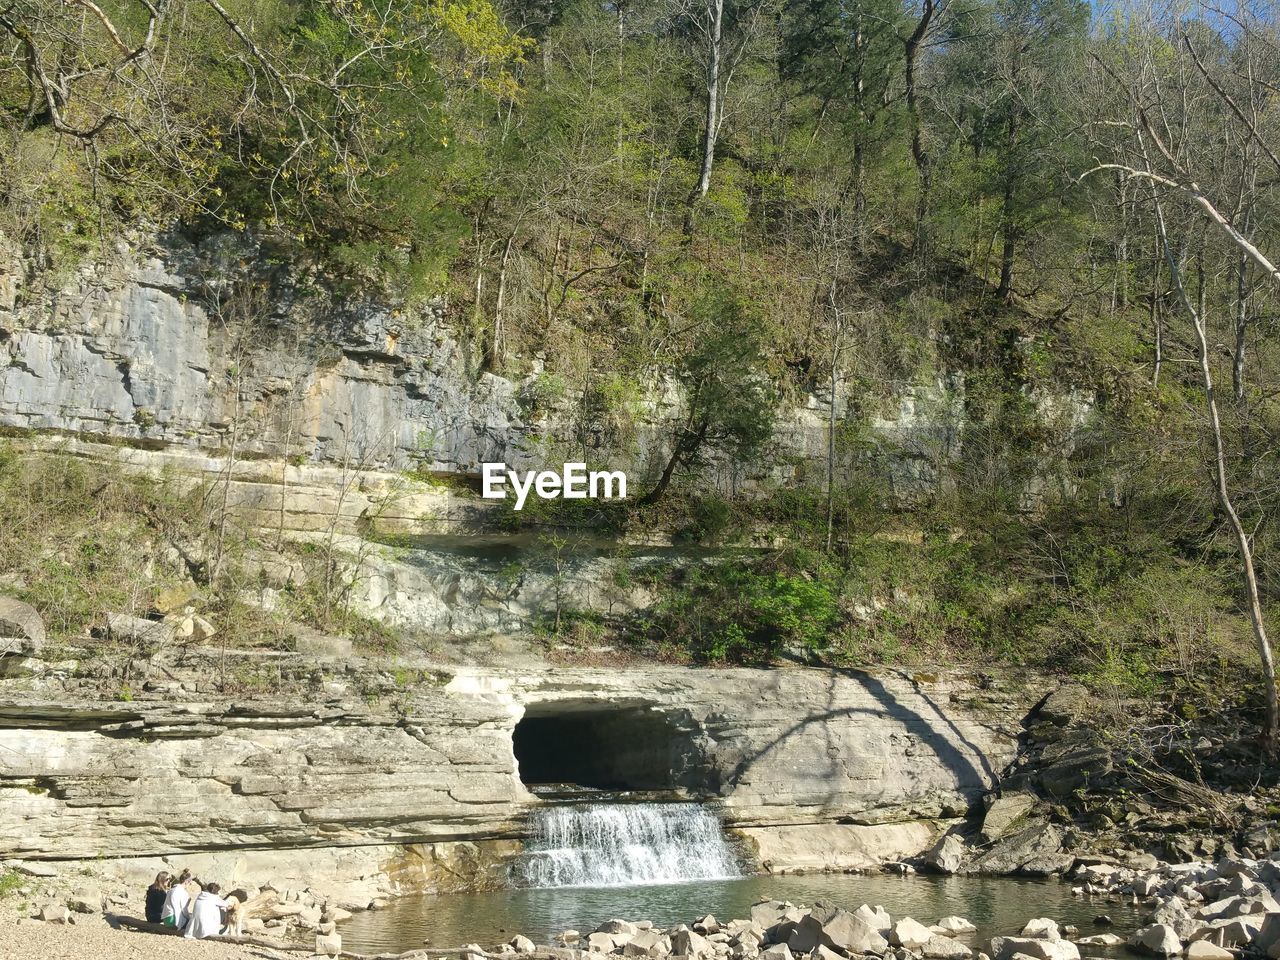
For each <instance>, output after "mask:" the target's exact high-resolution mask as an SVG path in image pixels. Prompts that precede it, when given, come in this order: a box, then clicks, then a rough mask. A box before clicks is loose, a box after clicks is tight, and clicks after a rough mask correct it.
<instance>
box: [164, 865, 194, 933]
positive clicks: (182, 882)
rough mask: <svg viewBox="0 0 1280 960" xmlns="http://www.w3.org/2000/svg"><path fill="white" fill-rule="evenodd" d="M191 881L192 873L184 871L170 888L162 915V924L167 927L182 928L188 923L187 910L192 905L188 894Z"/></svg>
mask: <svg viewBox="0 0 1280 960" xmlns="http://www.w3.org/2000/svg"><path fill="white" fill-rule="evenodd" d="M190 879H191V871H190V870H183V871H182V874H181V875H180V876H179V877H178V882H177V883H175V884H174V885H173V886H172V887H170V888H169V893H168V895H167V896H166V897H165V898H164V910H163V911H161V913H160V922H161V923H163V924H164V925H165V926H166V927H178V928H181V927H182V926H183V924H185V923H186V922H187V918H186V913H187V908H188V907H189V906H190V904H191V894H190V893H188V892H187V881H188V880H190Z"/></svg>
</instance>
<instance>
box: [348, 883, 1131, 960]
mask: <svg viewBox="0 0 1280 960" xmlns="http://www.w3.org/2000/svg"><path fill="white" fill-rule="evenodd" d="M765 897H773V898H776V899H779V900H790V901H792V902H793V903H803V904H812V903H813V902H814V901H815V900H820V899H821V900H828V901H831V902H833V903H835V904H837V905H839V906H843V907H846V908H848V909H854V908H856V907H857V906H858V905H859V904H862V903H869V904H877V903H878V904H883V905H884V907H885V909H886V910H888V911H889V913H890V914H892V915H893V916H894V918H895V919H896V918H899V917H902V916H908V915H909V916H912V917H914V918H915V919H917V920H920V921H921V922H924V923H934V922H936V921H937V920H939V919H941V918H942V917H944V916H949V915H952V914H958V915H960V916H962V917H966V918H968V919H969V920H971V921H972V922H973V923H974V924H976V925H977V927H978V931H977V933H976V934H972V935H970V937H968V938H966V942H968V943H969V944H970V945H971V946H973V945H981V947H982V948H983V949H985V945H986V944H985V941H986V940H987V939H989V938H990V937H992V936H996V935H998V934H1007V933H1017V932H1018V931H1020V930H1021V929H1022V926H1023V925H1024V924H1025V923H1026V922H1027V921H1028V920H1030V919H1031V918H1032V917H1052V918H1053V919H1055V920H1057V921H1058V922H1059V923H1060V924H1075V925H1077V926H1078V927H1080V934H1081V935H1082V936H1083V935H1087V934H1090V933H1097V932H1100V930H1101V929H1102V928H1095V927H1094V925H1093V919H1094V918H1095V917H1096V916H1098V915H1099V914H1108V915H1110V916H1111V917H1112V918H1113V920H1114V921H1115V926H1114V927H1109V928H1106V929H1109V930H1111V931H1113V932H1116V933H1119V934H1121V935H1127V934H1128V933H1130V932H1131V931H1132V930H1134V929H1136V928H1137V926H1138V925H1139V922H1140V921H1141V919H1142V918H1141V916H1140V914H1139V912H1138V911H1139V910H1140V909H1141V908H1135V907H1131V906H1129V905H1128V904H1125V903H1120V902H1114V903H1109V902H1107V901H1105V900H1101V899H1086V898H1081V897H1073V896H1072V895H1071V890H1070V887H1069V886H1067V885H1066V884H1063V883H1057V882H1053V881H1042V880H1014V879H1007V878H997V877H924V876H910V877H899V876H893V875H888V874H867V875H853V876H845V875H814V876H802V877H742V878H739V879H734V880H711V881H696V882H692V883H679V884H652V885H644V886H631V887H575V888H572V889H549V890H547V889H543V890H535V889H520V890H502V891H498V892H494V893H473V894H449V895H444V896H434V897H425V896H424V897H410V898H404V899H401V900H397V901H394V902H393V903H392V904H391V905H390V906H389V907H387V908H386V909H385V910H379V911H377V912H374V913H363V914H357V915H356V916H355V917H353V918H352V919H351V920H349V921H347V922H346V923H344V924H343V925H342V928H341V930H340V932H341V933H342V937H343V945H344V947H345V948H346V949H348V950H353V951H356V952H359V953H376V952H380V951H396V952H402V951H406V950H412V949H416V948H419V947H421V946H422V945H423V943H424V941H430V943H431V944H432V945H434V946H439V947H447V946H461V945H462V944H465V943H479V944H480V945H482V946H485V947H491V946H494V945H496V944H498V943H501V942H504V941H506V940H509V939H510V938H511V937H513V936H515V935H516V934H517V933H522V934H524V935H525V936H527V937H530V938H531V939H533V940H534V941H535V942H537V943H540V944H549V943H550V942H551V940H552V938H553V937H555V936H556V935H557V934H558V933H560V932H561V931H562V930H579V931H582V932H583V933H584V934H585V933H587V932H589V931H591V930H594V929H595V928H596V927H597V926H598V925H599V924H600V923H602V922H603V921H605V920H608V919H610V918H612V917H621V918H623V919H627V920H652V921H654V922H655V923H657V924H659V925H663V926H669V925H671V924H675V923H685V922H690V921H692V920H694V919H695V918H696V917H699V916H701V915H702V914H705V913H711V914H714V915H715V916H716V917H718V918H720V919H721V920H731V919H733V918H735V917H746V916H749V915H750V910H751V905H752V904H753V903H755V902H756V901H758V900H760V899H761V898H765ZM1081 954H1082V955H1084V956H1105V955H1106V951H1103V950H1101V949H1099V948H1096V947H1095V948H1086V947H1082V948H1081Z"/></svg>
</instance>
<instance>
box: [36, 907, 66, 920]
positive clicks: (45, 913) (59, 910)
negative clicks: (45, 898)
mask: <svg viewBox="0 0 1280 960" xmlns="http://www.w3.org/2000/svg"><path fill="white" fill-rule="evenodd" d="M70 916H71V914H70V912H69V911H68V910H67V908H66V907H64V906H63V905H62V904H60V903H46V904H45V905H44V906H43V907H41V908H40V913H39V918H40V919H41V920H43V921H45V923H66V922H67V920H68V919H69V918H70Z"/></svg>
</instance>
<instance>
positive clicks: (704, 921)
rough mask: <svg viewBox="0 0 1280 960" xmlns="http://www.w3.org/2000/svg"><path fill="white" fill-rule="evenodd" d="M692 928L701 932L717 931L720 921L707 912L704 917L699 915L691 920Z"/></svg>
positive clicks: (710, 932) (718, 930)
mask: <svg viewBox="0 0 1280 960" xmlns="http://www.w3.org/2000/svg"><path fill="white" fill-rule="evenodd" d="M693 929H694V930H696V931H697V932H698V933H702V934H712V933H719V932H720V922H719V921H718V920H716V918H715V917H713V916H712V915H711V914H707V915H706V916H705V917H699V918H698V919H697V920H695V921H693Z"/></svg>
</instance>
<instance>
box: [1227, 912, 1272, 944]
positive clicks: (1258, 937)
mask: <svg viewBox="0 0 1280 960" xmlns="http://www.w3.org/2000/svg"><path fill="white" fill-rule="evenodd" d="M1249 919H1250V920H1252V921H1260V922H1258V928H1257V930H1255V931H1254V932H1253V936H1252V937H1250V938H1249V939H1251V940H1252V941H1253V946H1254V948H1255V949H1256V950H1259V951H1260V952H1262V953H1269V952H1270V951H1271V948H1272V947H1274V946H1276V945H1277V944H1278V943H1280V913H1269V914H1267V915H1266V916H1265V917H1250V918H1249ZM1237 922H1240V921H1237ZM1234 942H1239V941H1234ZM1234 942H1228V941H1226V940H1225V939H1218V944H1219V945H1220V946H1229V945H1234Z"/></svg>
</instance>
